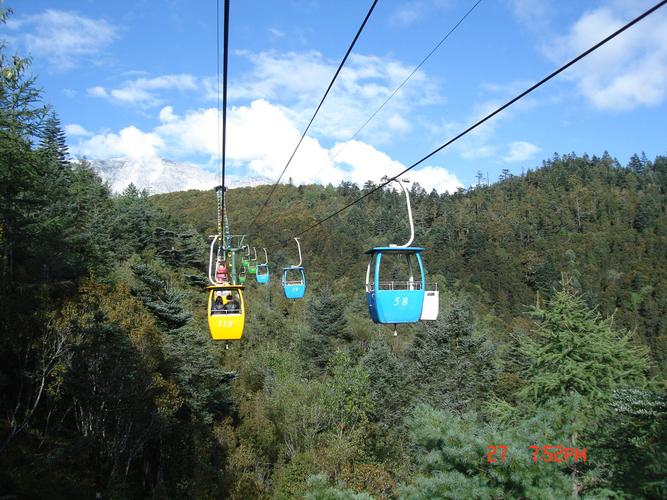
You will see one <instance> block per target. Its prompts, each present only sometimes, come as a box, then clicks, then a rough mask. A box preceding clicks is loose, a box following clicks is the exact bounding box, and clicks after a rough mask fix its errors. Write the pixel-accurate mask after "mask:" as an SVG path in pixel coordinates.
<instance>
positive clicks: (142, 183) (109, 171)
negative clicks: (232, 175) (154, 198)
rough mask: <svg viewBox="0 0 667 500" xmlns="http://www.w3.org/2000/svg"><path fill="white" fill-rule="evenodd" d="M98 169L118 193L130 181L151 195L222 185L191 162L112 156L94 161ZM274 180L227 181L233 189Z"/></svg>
mask: <svg viewBox="0 0 667 500" xmlns="http://www.w3.org/2000/svg"><path fill="white" fill-rule="evenodd" d="M90 163H91V164H92V166H93V168H94V169H95V171H96V172H97V173H98V174H99V176H100V177H101V178H102V179H103V180H104V181H106V182H108V183H109V186H110V187H111V190H112V191H113V192H115V193H119V192H121V191H123V190H124V189H125V188H126V187H127V186H129V185H130V183H132V184H134V185H135V186H136V187H137V188H139V189H146V190H148V192H149V193H151V194H157V193H170V192H172V191H185V190H188V189H202V190H207V189H213V188H214V187H215V186H217V185H218V184H220V177H219V176H218V175H216V174H214V173H212V172H209V171H207V170H204V169H203V168H201V167H199V166H197V165H192V164H188V163H177V162H175V161H171V160H166V159H164V158H148V159H135V158H112V159H109V160H90ZM271 183H272V181H271V180H270V179H267V178H264V177H251V178H248V179H244V180H241V181H237V180H234V179H231V180H228V181H227V182H226V184H227V185H229V187H230V188H236V187H245V186H251V187H252V186H259V185H261V184H271Z"/></svg>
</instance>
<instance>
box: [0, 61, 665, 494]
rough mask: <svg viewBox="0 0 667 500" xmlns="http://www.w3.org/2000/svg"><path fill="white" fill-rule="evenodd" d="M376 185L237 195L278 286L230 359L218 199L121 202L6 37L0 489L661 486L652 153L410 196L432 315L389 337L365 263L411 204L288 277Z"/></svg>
mask: <svg viewBox="0 0 667 500" xmlns="http://www.w3.org/2000/svg"><path fill="white" fill-rule="evenodd" d="M373 187H374V185H373V184H372V183H370V182H369V183H367V184H366V185H364V186H356V185H354V184H350V183H343V184H341V185H340V186H337V187H335V186H319V185H310V186H298V187H296V186H292V185H290V184H285V185H280V186H279V187H278V188H277V190H276V193H275V195H274V198H273V200H272V203H271V205H270V206H269V210H267V212H266V214H265V216H264V217H266V218H265V219H260V221H258V225H257V226H255V227H247V224H248V222H249V221H250V220H251V219H252V217H253V216H254V215H255V213H256V211H257V209H258V207H259V204H260V203H261V202H262V201H263V200H264V198H265V196H266V195H267V193H268V190H269V189H270V187H269V186H260V187H256V188H241V189H235V190H231V191H229V192H228V208H229V216H230V224H231V227H232V229H233V230H234V231H236V232H241V231H244V232H247V233H248V235H249V239H250V242H251V244H252V245H253V246H256V247H257V248H261V247H267V249H268V251H269V257H270V266H271V272H272V281H271V283H270V285H269V286H267V287H264V288H262V287H260V286H259V285H257V284H252V283H251V284H250V285H249V286H248V288H247V295H246V301H247V304H248V320H247V323H246V329H245V333H244V338H243V340H242V341H240V342H238V343H234V344H233V345H232V347H231V348H230V349H229V350H228V351H225V350H224V346H222V345H221V344H216V343H214V342H212V341H211V340H210V338H209V334H208V329H207V325H206V310H205V301H206V294H205V291H204V286H205V284H206V277H205V269H206V265H207V262H206V259H207V256H208V255H207V235H208V234H211V233H212V232H213V231H214V226H215V196H214V194H213V192H212V191H210V192H201V191H188V192H179V193H171V194H165V195H159V196H149V195H148V193H146V192H140V191H139V190H137V189H136V188H135V187H134V186H130V187H128V188H127V189H126V190H125V191H124V192H123V193H122V194H119V195H114V194H112V193H110V191H109V189H108V187H107V186H106V185H105V184H104V183H103V182H102V181H101V180H100V179H99V177H98V176H97V175H96V174H95V172H94V171H93V170H92V169H91V167H90V165H88V163H87V162H86V161H85V160H78V161H70V158H69V154H68V152H67V146H66V138H65V136H64V133H63V132H62V129H61V126H60V123H59V120H58V117H57V115H56V113H55V112H54V110H52V109H50V108H49V107H48V106H47V105H45V103H43V101H42V97H41V93H40V91H39V89H38V86H37V83H36V82H35V81H34V79H32V78H31V77H30V72H29V65H28V63H27V61H26V60H23V59H21V58H18V57H11V56H8V55H7V54H6V50H5V49H4V48H2V50H0V248H1V249H2V253H1V259H2V261H1V263H0V266H1V273H2V274H1V279H2V282H1V285H0V333H1V335H2V341H1V343H0V496H2V497H7V498H61V497H68V498H91V497H94V496H95V494H96V493H99V494H100V495H101V496H102V498H144V497H148V498H239V499H241V498H243V499H245V498H267V497H270V498H308V499H368V498H409V499H426V498H531V499H539V498H545V499H547V498H567V497H582V498H666V497H667V448H666V447H665V445H666V444H667V397H666V395H665V375H666V374H667V214H666V212H665V210H666V206H667V204H666V197H667V157H666V156H658V157H656V158H654V159H652V160H651V159H648V158H646V157H645V156H644V155H637V156H634V157H633V158H632V159H631V160H630V162H629V163H628V164H627V165H625V166H622V165H620V164H619V163H618V162H617V161H616V160H614V159H613V158H612V157H610V156H609V155H608V154H604V155H603V156H601V157H596V156H591V157H589V156H586V155H584V156H577V155H574V154H568V155H564V156H558V155H555V156H554V157H553V158H551V159H549V160H548V161H545V162H544V164H543V165H542V166H540V167H539V168H536V169H535V170H533V171H529V172H528V173H526V174H525V175H522V176H516V177H512V176H511V175H509V174H507V175H505V176H504V178H503V179H501V180H499V181H498V182H496V183H494V184H493V185H490V186H486V185H481V186H477V187H475V188H471V189H468V190H460V191H459V192H457V193H454V194H450V195H446V194H442V195H440V194H437V193H435V192H433V193H428V192H425V191H424V190H422V189H421V188H420V187H419V186H413V188H412V199H413V206H414V213H415V223H416V226H417V234H416V239H415V242H416V243H419V244H420V245H423V246H425V247H427V248H428V249H429V251H428V252H427V253H426V254H425V262H426V266H427V269H428V273H429V274H428V280H429V281H430V282H437V283H438V284H439V286H440V290H441V312H440V318H439V319H438V321H435V322H428V323H426V322H425V323H420V324H415V325H409V326H403V327H399V334H398V336H396V337H394V336H393V335H392V333H391V332H392V329H391V328H390V327H386V328H385V327H380V326H378V325H374V324H373V323H372V322H371V320H370V319H369V317H368V313H367V310H366V303H365V297H364V293H363V277H364V274H365V266H366V256H364V255H363V252H364V251H365V250H367V249H368V248H370V247H371V246H373V245H375V244H379V243H388V242H400V241H403V240H404V238H405V233H406V222H405V217H404V210H405V207H404V200H403V197H402V194H400V193H398V192H394V191H390V190H386V191H381V192H378V193H377V194H376V195H373V196H371V197H369V198H367V199H366V200H365V201H364V202H363V203H361V204H358V205H355V206H354V207H352V208H351V209H350V210H348V211H346V212H344V213H343V214H341V216H339V217H338V218H335V219H333V220H332V221H330V222H328V223H325V224H323V225H321V226H319V227H317V228H316V229H315V230H313V231H311V232H310V233H308V234H307V235H306V236H305V237H304V238H303V250H304V265H305V267H306V270H307V273H308V280H309V288H308V291H307V292H306V298H305V299H304V300H301V301H287V300H285V299H284V298H283V296H282V293H281V290H280V284H279V278H278V270H279V269H280V267H282V266H283V265H286V264H288V263H292V262H293V260H294V257H295V255H294V248H293V243H292V242H290V241H289V238H290V237H291V236H292V235H293V234H294V233H295V232H298V230H299V229H301V228H304V227H305V226H307V225H309V224H312V223H313V222H314V221H316V220H317V219H319V218H320V217H322V216H325V215H328V214H329V213H330V212H331V211H333V210H334V209H336V208H338V207H342V206H343V205H344V204H346V203H348V202H349V201H351V200H352V199H354V198H355V197H357V196H359V195H360V194H362V193H363V192H364V191H365V190H369V189H372V188H373ZM533 445H538V446H540V447H543V446H545V445H554V446H557V445H562V446H564V447H571V448H576V449H579V450H583V449H584V448H585V449H586V454H587V455H586V456H587V458H586V461H583V460H578V461H574V460H572V459H570V460H568V461H565V462H559V463H556V462H548V463H547V462H545V461H538V462H537V463H535V462H534V461H533V452H532V450H531V448H530V447H531V446H533ZM490 446H496V447H499V446H505V447H506V449H507V456H506V459H505V462H504V463H503V462H502V460H501V454H500V452H498V453H497V454H495V455H494V456H493V457H492V456H490V455H489V454H490V451H491V450H490V448H489V447H490ZM492 459H495V460H496V461H495V462H493V461H490V460H492Z"/></svg>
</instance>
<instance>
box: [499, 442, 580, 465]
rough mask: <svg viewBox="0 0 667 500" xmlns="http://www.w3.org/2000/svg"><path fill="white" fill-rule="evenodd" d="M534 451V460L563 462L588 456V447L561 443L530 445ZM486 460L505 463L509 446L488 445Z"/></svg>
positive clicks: (575, 460) (577, 460) (576, 460)
mask: <svg viewBox="0 0 667 500" xmlns="http://www.w3.org/2000/svg"><path fill="white" fill-rule="evenodd" d="M528 448H530V449H531V450H532V451H533V455H532V458H533V462H535V463H537V462H547V463H549V462H553V463H563V462H567V461H569V460H572V461H574V462H579V461H582V462H585V461H586V459H587V457H586V448H582V449H578V448H567V447H565V446H563V445H561V444H559V445H545V446H538V445H536V444H534V445H532V446H529V447H528ZM486 449H487V453H486V461H487V462H489V463H505V461H506V459H507V456H508V453H507V446H505V445H502V444H498V445H489V446H487V447H486Z"/></svg>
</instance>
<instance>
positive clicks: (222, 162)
mask: <svg viewBox="0 0 667 500" xmlns="http://www.w3.org/2000/svg"><path fill="white" fill-rule="evenodd" d="M217 9H218V14H217V15H218V22H217V23H216V24H217V33H218V36H217V47H218V116H220V0H217ZM223 44H224V46H223V63H222V154H221V155H220V157H221V158H220V185H221V186H222V204H221V207H220V210H221V211H222V212H223V213H221V214H220V215H221V218H224V207H225V156H226V139H227V66H228V60H229V0H225V13H224V42H223ZM218 123H219V118H218Z"/></svg>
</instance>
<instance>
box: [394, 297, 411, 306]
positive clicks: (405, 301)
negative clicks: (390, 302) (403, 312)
mask: <svg viewBox="0 0 667 500" xmlns="http://www.w3.org/2000/svg"><path fill="white" fill-rule="evenodd" d="M394 305H395V306H407V305H408V298H407V297H403V298H402V299H401V297H394Z"/></svg>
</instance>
